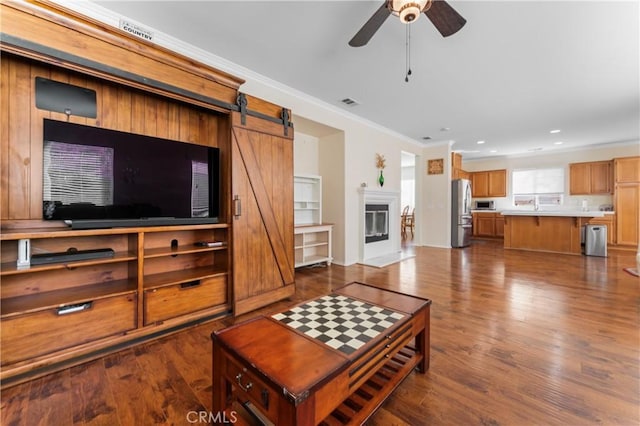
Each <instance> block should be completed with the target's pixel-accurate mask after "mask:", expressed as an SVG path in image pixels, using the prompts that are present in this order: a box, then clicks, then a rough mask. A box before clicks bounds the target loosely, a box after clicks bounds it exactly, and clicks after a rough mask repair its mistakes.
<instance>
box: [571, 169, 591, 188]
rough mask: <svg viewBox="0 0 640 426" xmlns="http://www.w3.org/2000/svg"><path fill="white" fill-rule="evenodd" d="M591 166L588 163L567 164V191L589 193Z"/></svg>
mask: <svg viewBox="0 0 640 426" xmlns="http://www.w3.org/2000/svg"><path fill="white" fill-rule="evenodd" d="M590 182H591V167H589V163H574V164H569V193H570V194H571V195H580V194H590V193H591V183H590Z"/></svg>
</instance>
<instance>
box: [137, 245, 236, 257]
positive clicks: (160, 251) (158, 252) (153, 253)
mask: <svg viewBox="0 0 640 426" xmlns="http://www.w3.org/2000/svg"><path fill="white" fill-rule="evenodd" d="M226 249H227V244H226V243H224V244H223V245H221V246H216V247H199V246H193V245H192V246H183V247H177V248H176V249H172V250H167V249H166V248H154V249H147V250H145V251H144V258H145V259H152V258H154V257H164V256H175V255H178V254H189V253H204V252H209V251H216V250H226Z"/></svg>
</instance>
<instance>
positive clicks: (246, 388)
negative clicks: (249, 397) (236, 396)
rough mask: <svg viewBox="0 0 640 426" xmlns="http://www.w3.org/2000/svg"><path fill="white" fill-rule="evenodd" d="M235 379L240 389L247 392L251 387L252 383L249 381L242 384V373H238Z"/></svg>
mask: <svg viewBox="0 0 640 426" xmlns="http://www.w3.org/2000/svg"><path fill="white" fill-rule="evenodd" d="M236 381H237V382H238V386H240V389H242V390H243V391H245V392H248V391H249V389H251V388H252V387H253V383H251V382H249V383H247V384H246V385H243V384H242V373H238V375H237V376H236Z"/></svg>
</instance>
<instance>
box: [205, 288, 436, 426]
mask: <svg viewBox="0 0 640 426" xmlns="http://www.w3.org/2000/svg"><path fill="white" fill-rule="evenodd" d="M430 306H431V300H429V299H424V298H420V297H415V296H409V295H406V294H401V293H398V292H395V291H391V290H386V289H381V288H378V287H373V286H370V285H367V284H363V283H356V282H354V283H351V284H348V285H346V286H344V287H341V288H339V289H335V290H334V291H333V292H332V293H331V294H330V295H327V296H323V297H319V298H317V299H313V300H310V301H307V302H303V303H302V304H300V305H297V306H295V307H293V308H291V309H289V310H287V311H284V312H278V313H276V314H273V315H263V316H259V317H257V318H254V319H251V320H248V321H246V322H243V323H240V324H236V325H233V326H231V327H228V328H226V329H223V330H219V331H216V332H214V333H213V334H212V335H211V337H212V340H213V412H214V413H220V412H223V411H226V412H229V410H230V409H231V407H232V403H233V402H234V401H236V402H239V403H240V404H242V405H244V406H245V407H247V408H249V409H250V410H251V411H253V412H254V413H257V415H258V416H259V417H260V418H262V419H263V420H265V422H272V423H273V424H276V425H317V424H331V425H333V424H360V423H362V422H364V421H365V420H366V419H367V418H368V417H369V416H371V414H373V412H374V411H375V410H376V409H377V408H378V407H379V406H380V405H381V404H382V402H384V400H385V399H386V398H387V396H389V394H390V393H391V392H392V391H393V390H394V389H395V388H396V387H397V386H398V385H399V384H400V383H401V381H402V380H403V379H404V378H405V377H406V376H407V375H408V374H409V373H411V371H413V370H414V368H417V369H418V371H419V372H420V373H424V372H425V371H426V370H427V369H428V368H429V319H430Z"/></svg>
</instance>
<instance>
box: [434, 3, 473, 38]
mask: <svg viewBox="0 0 640 426" xmlns="http://www.w3.org/2000/svg"><path fill="white" fill-rule="evenodd" d="M424 14H425V15H427V18H429V20H430V21H431V22H432V23H433V25H434V26H435V27H436V29H437V30H438V31H439V32H440V34H442V37H448V36H450V35H452V34H455V33H457V32H458V31H460V29H461V28H462V27H464V24H466V23H467V20H466V19H464V18H463V17H462V16H461V15H460V14H459V13H458V12H456V11H455V10H454V9H453V8H452V7H451V6H449V4H448V3H447V2H445V1H443V0H433V3H432V4H431V7H430V8H429V10H427V11H426V12H424Z"/></svg>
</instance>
